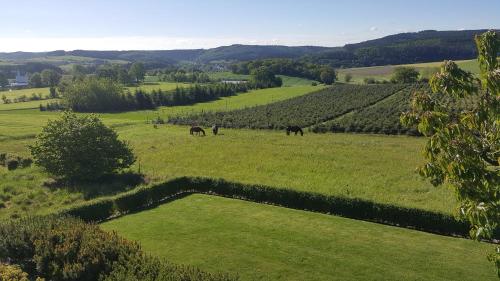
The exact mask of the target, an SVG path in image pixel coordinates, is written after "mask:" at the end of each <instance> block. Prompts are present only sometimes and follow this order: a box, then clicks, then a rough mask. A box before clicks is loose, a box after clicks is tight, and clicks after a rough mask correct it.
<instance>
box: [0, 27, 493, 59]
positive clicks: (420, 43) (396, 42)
mask: <svg viewBox="0 0 500 281" xmlns="http://www.w3.org/2000/svg"><path fill="white" fill-rule="evenodd" d="M485 31H486V30H463V31H434V30H426V31H421V32H413V33H400V34H395V35H390V36H386V37H383V38H380V39H375V40H369V41H365V42H361V43H357V44H348V45H345V46H344V47H316V46H301V47H287V46H259V45H231V46H223V47H218V48H212V49H194V50H159V51H89V50H75V51H53V52H40V53H32V52H14V53H0V60H3V61H9V62H16V63H23V62H24V63H25V62H28V61H29V62H36V61H37V59H40V60H41V59H45V60H46V59H47V57H49V58H50V57H56V56H57V57H64V56H76V57H85V58H91V59H95V60H99V61H101V62H102V61H106V60H120V61H129V62H133V61H143V62H146V64H147V66H148V67H149V68H155V67H162V66H165V65H171V64H176V63H181V62H191V63H210V62H236V61H248V60H256V59H268V58H291V59H298V60H302V61H306V62H312V63H320V64H329V65H331V66H333V67H346V68H347V67H358V66H377V65H389V64H409V63H417V62H418V63H420V62H432V61H441V60H445V59H453V60H463V59H471V58H474V57H476V55H477V53H476V49H475V44H474V35H476V34H480V33H483V32H485ZM44 62H45V61H44Z"/></svg>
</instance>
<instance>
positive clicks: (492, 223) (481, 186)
mask: <svg viewBox="0 0 500 281" xmlns="http://www.w3.org/2000/svg"><path fill="white" fill-rule="evenodd" d="M475 40H476V45H477V50H478V53H479V57H478V61H479V66H480V72H481V74H480V79H477V78H475V77H474V76H473V75H472V74H471V73H469V72H466V71H464V70H462V69H460V68H459V67H458V66H457V64H456V63H454V62H452V61H446V62H445V63H444V64H443V65H442V66H441V69H440V71H439V72H438V73H436V74H435V75H434V76H433V77H432V78H431V81H430V85H431V88H432V93H429V92H417V93H415V94H414V97H413V100H412V108H411V111H409V112H406V113H404V114H403V115H402V116H401V120H402V122H403V123H404V124H406V125H417V126H418V130H419V131H420V132H421V133H422V134H424V135H425V136H427V137H428V141H427V144H426V146H425V149H424V155H425V157H426V158H427V163H426V164H425V165H424V166H423V167H422V168H421V169H420V174H421V175H422V176H425V177H427V178H429V179H430V180H431V182H432V183H433V184H434V185H440V184H443V183H445V182H446V183H449V184H451V185H452V186H453V187H454V189H455V192H456V195H457V198H458V201H459V202H460V208H459V209H460V212H459V214H460V215H461V216H462V217H463V218H466V219H468V220H469V221H470V222H471V224H472V225H473V228H472V229H471V235H472V237H474V238H476V239H483V238H486V239H491V238H492V236H493V233H494V232H495V230H496V229H497V228H498V227H499V225H500V65H499V63H498V61H497V54H498V52H499V51H500V38H499V35H498V34H497V33H496V32H494V31H488V32H486V33H484V34H482V35H480V36H476V38H475ZM445 99H451V100H452V101H454V102H456V103H459V102H460V101H463V100H464V99H469V100H472V101H473V102H474V105H473V106H472V107H471V108H469V109H467V110H463V111H458V112H457V111H456V110H454V109H453V108H451V107H449V106H446V105H445V103H444V102H443V101H444V100H445ZM490 259H491V260H492V261H493V262H495V263H496V266H497V268H498V274H499V277H500V247H499V246H497V248H496V253H495V254H492V255H491V256H490Z"/></svg>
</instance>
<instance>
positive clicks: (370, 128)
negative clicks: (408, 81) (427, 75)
mask: <svg viewBox="0 0 500 281" xmlns="http://www.w3.org/2000/svg"><path fill="white" fill-rule="evenodd" d="M421 87H422V86H411V87H406V88H405V89H403V90H401V91H399V92H397V93H396V94H394V95H392V96H389V97H388V98H386V99H383V100H381V101H379V102H377V103H375V104H373V105H371V106H367V107H364V108H361V109H359V110H355V111H351V112H349V113H347V114H344V115H342V116H340V117H338V118H335V119H333V120H330V121H327V122H325V123H322V124H319V125H315V126H314V128H313V131H315V132H327V131H330V132H363V133H384V134H404V133H409V134H416V133H417V131H416V129H415V128H407V127H404V126H403V125H401V122H400V120H399V117H400V116H401V113H402V112H404V111H407V110H409V105H410V99H411V95H412V93H413V92H414V91H415V90H418V89H419V88H421Z"/></svg>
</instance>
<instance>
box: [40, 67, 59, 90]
mask: <svg viewBox="0 0 500 281" xmlns="http://www.w3.org/2000/svg"><path fill="white" fill-rule="evenodd" d="M41 76H42V82H43V84H45V85H47V86H49V87H54V86H56V85H57V84H59V81H60V80H61V74H59V73H57V72H56V71H54V70H52V69H44V70H43V71H42V74H41Z"/></svg>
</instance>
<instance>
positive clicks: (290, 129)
mask: <svg viewBox="0 0 500 281" xmlns="http://www.w3.org/2000/svg"><path fill="white" fill-rule="evenodd" d="M290 132H294V133H295V135H297V133H300V135H301V136H303V135H304V132H303V131H302V129H301V128H300V127H299V126H288V127H286V134H287V135H290Z"/></svg>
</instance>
